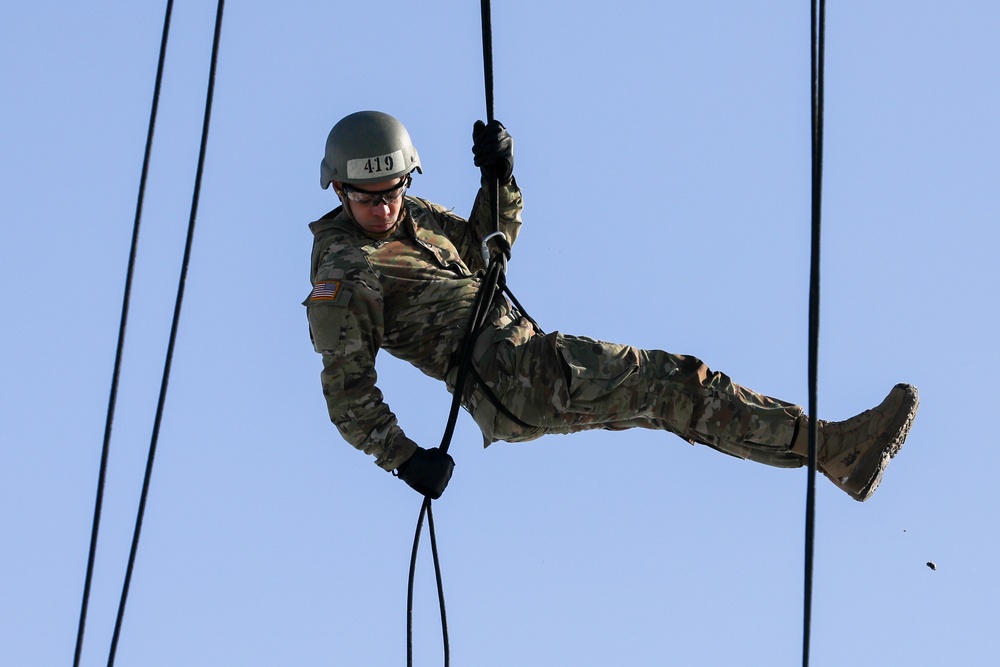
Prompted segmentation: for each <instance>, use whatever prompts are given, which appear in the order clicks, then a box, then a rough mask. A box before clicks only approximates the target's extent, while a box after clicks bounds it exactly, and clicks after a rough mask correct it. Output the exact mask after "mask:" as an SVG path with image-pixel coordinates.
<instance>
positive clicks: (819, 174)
mask: <svg viewBox="0 0 1000 667" xmlns="http://www.w3.org/2000/svg"><path fill="white" fill-rule="evenodd" d="M811 5H812V9H811V12H810V53H811V58H810V60H811V64H812V86H811V90H812V95H811V104H810V107H811V109H812V114H811V117H812V242H811V249H810V267H809V457H808V459H809V460H808V481H807V483H806V528H805V572H804V575H805V576H804V584H803V613H802V667H809V647H810V634H811V631H812V627H811V626H812V584H813V560H814V558H813V556H814V551H815V550H814V543H815V537H816V468H817V466H818V461H817V457H818V452H817V445H818V442H819V422H818V420H817V417H816V415H817V414H819V410H818V407H817V403H818V401H817V385H818V383H819V371H818V369H819V275H820V262H819V257H820V214H821V212H822V208H823V207H822V202H823V76H824V74H823V72H824V61H825V58H824V51H825V48H826V0H812V2H811Z"/></svg>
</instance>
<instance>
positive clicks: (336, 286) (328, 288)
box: [309, 280, 340, 301]
mask: <svg viewBox="0 0 1000 667" xmlns="http://www.w3.org/2000/svg"><path fill="white" fill-rule="evenodd" d="M339 294H340V281H339V280H325V281H323V282H319V283H316V286H315V287H313V291H312V293H311V294H310V295H309V300H310V301H333V300H334V299H336V298H337V295H339Z"/></svg>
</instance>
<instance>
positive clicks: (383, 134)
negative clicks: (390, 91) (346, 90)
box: [319, 111, 423, 190]
mask: <svg viewBox="0 0 1000 667" xmlns="http://www.w3.org/2000/svg"><path fill="white" fill-rule="evenodd" d="M414 169H416V170H417V171H418V172H420V173H423V171H422V170H421V169H420V156H419V155H417V149H416V148H414V147H413V142H411V141H410V134H409V133H408V132H407V131H406V128H405V127H403V124H402V123H400V122H399V121H398V120H396V119H395V118H393V117H392V116H390V115H389V114H385V113H382V112H381V111H358V112H357V113H352V114H351V115H350V116H345V117H344V118H342V119H341V120H340V122H338V123H337V124H336V125H334V126H333V129H332V130H330V135H329V136H328V137H327V138H326V156H325V157H324V158H323V162H322V163H321V164H320V169H319V184H320V185H322V186H323V189H324V190H325V189H326V188H328V187H330V183H331V182H333V181H339V182H341V183H366V182H378V181H388V180H390V179H393V178H399V177H400V176H405V175H406V174H409V173H410V172H411V171H413V170H414Z"/></svg>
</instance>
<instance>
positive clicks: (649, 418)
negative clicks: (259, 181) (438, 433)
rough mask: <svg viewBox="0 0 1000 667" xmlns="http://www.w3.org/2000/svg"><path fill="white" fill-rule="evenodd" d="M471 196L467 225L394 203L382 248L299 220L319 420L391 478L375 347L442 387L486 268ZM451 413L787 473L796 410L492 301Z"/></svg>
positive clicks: (397, 459)
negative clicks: (613, 433) (304, 227)
mask: <svg viewBox="0 0 1000 667" xmlns="http://www.w3.org/2000/svg"><path fill="white" fill-rule="evenodd" d="M485 192H486V189H485V187H484V188H482V189H480V192H479V195H478V196H477V198H476V204H475V207H474V210H473V213H472V215H471V216H470V219H469V220H468V221H466V220H464V219H462V218H461V217H459V216H457V215H455V214H454V213H452V212H451V211H449V210H446V209H444V208H442V207H441V206H438V205H436V204H433V203H431V202H428V201H426V200H423V199H420V198H417V197H409V196H407V197H405V198H404V204H403V206H402V207H401V221H400V224H399V226H398V227H397V229H396V230H395V232H394V233H393V234H392V235H391V236H390V237H389V238H386V239H383V240H374V239H371V238H369V237H368V236H366V235H365V234H364V233H363V232H362V231H361V229H360V228H359V227H358V226H357V225H356V224H355V223H353V222H352V221H351V220H350V219H349V218H348V217H347V216H346V215H345V214H344V213H343V211H342V209H341V208H338V209H336V210H334V211H331V212H330V213H328V214H327V215H326V216H324V217H323V218H322V219H320V220H318V221H316V222H314V223H312V224H311V225H310V229H311V230H312V232H313V234H314V243H313V252H312V270H311V277H312V282H313V285H314V288H313V291H312V293H311V294H310V296H309V298H308V299H307V300H306V301H305V305H306V307H307V312H308V317H309V325H310V331H311V334H312V340H313V345H314V346H315V348H316V351H317V352H320V353H321V354H322V355H323V366H324V368H323V372H322V384H323V391H324V395H325V396H326V401H327V405H328V408H329V412H330V418H331V420H332V421H333V423H334V424H336V426H337V428H338V429H339V430H340V433H341V434H342V435H343V436H344V438H345V439H346V440H347V441H348V442H349V443H351V444H352V445H353V446H354V447H356V448H358V449H360V450H362V451H364V452H366V453H368V454H372V455H374V456H375V462H376V463H377V464H378V465H379V466H380V467H382V468H384V469H386V470H393V469H395V468H396V467H397V466H398V465H399V464H400V463H402V462H403V461H405V460H406V459H407V458H408V457H409V456H410V454H411V453H412V451H413V445H412V443H410V442H409V441H408V440H407V439H406V438H402V437H399V436H400V435H401V434H402V430H401V429H400V427H399V425H398V424H397V423H396V417H395V415H393V413H392V412H391V410H390V409H389V407H388V406H387V405H386V403H385V401H384V400H383V397H382V393H381V392H380V391H379V389H378V387H377V386H376V373H375V356H376V353H377V352H378V350H379V349H381V348H385V349H386V350H387V351H388V352H389V353H390V354H392V355H394V356H396V357H398V358H400V359H404V360H406V361H408V362H410V363H412V364H413V365H414V366H416V367H417V368H419V369H420V370H421V371H423V372H424V373H426V374H427V375H429V376H431V377H433V378H436V379H439V380H443V381H444V382H445V383H446V384H447V386H448V389H449V391H453V389H454V387H455V381H456V379H457V375H458V369H457V365H458V352H459V348H460V346H461V342H462V339H463V337H464V335H465V329H466V327H467V326H468V324H469V317H470V311H471V309H472V305H473V302H474V300H475V298H476V293H477V291H478V289H479V284H480V280H481V277H482V275H483V272H484V269H485V268H486V267H485V263H484V260H483V258H482V256H481V254H480V249H479V248H480V240H481V238H482V237H483V235H484V234H485V233H488V232H489V231H493V230H492V229H489V226H490V225H491V222H490V220H491V218H490V214H489V205H488V197H487V196H486V194H485ZM521 209H522V201H521V194H520V191H519V190H518V189H517V186H516V183H513V182H512V183H511V184H510V185H508V186H503V187H501V190H500V229H501V231H503V232H505V233H506V234H507V236H508V238H509V239H510V241H511V243H513V242H514V240H515V239H516V238H517V234H518V231H519V229H520V226H521ZM473 366H474V368H473V371H472V375H473V377H472V378H470V381H469V382H468V384H467V390H466V392H465V393H466V395H465V396H464V397H463V405H464V406H465V407H466V409H467V410H469V412H470V413H471V414H472V416H473V419H475V421H476V423H477V424H478V425H479V427H480V429H481V430H482V432H483V436H484V440H485V444H486V445H489V444H490V443H492V442H496V441H497V440H506V441H509V442H517V441H525V440H532V439H535V438H538V437H540V436H542V435H544V434H546V433H572V432H575V431H582V430H586V429H595V428H600V429H609V430H620V429H626V428H635V427H642V428H653V429H661V430H666V431H671V432H673V433H676V434H677V435H679V436H681V437H682V438H684V439H686V440H689V441H691V442H700V443H703V444H706V445H709V446H711V447H714V448H716V449H719V450H721V451H724V452H726V453H729V454H733V455H735V456H739V457H741V458H750V459H753V460H757V461H760V462H763V463H768V464H770V465H776V466H782V467H797V466H800V465H802V458H801V457H800V456H798V455H796V454H793V453H791V452H790V446H791V443H792V441H793V438H794V435H795V429H796V424H797V417H799V415H801V413H802V410H801V409H800V408H799V407H797V406H794V405H792V404H789V403H784V402H782V401H778V400H775V399H772V398H768V397H766V396H761V395H760V394H756V393H754V392H751V391H749V390H747V389H745V388H743V387H740V386H739V385H736V384H734V383H733V382H732V381H731V380H730V379H729V378H728V377H726V376H725V375H723V374H721V373H713V372H712V371H710V370H709V369H708V367H707V366H705V365H704V364H703V363H702V362H701V361H700V360H698V359H695V358H694V357H690V356H680V355H674V354H669V353H667V352H663V351H660V350H640V349H636V348H633V347H629V346H625V345H616V344H612V343H605V342H601V341H597V340H593V339H590V338H583V337H578V336H569V335H565V334H562V333H559V332H555V333H550V334H543V333H541V332H539V331H538V330H536V329H535V327H534V326H533V325H532V323H531V322H530V321H529V320H528V319H526V318H524V317H522V316H521V315H520V314H519V313H517V312H516V310H515V309H513V308H512V307H511V306H510V304H509V303H508V302H507V301H506V300H505V299H504V298H503V297H502V296H500V297H498V298H497V300H496V302H495V303H494V304H493V309H492V311H491V325H490V326H488V327H486V329H485V331H484V332H483V333H482V334H481V335H480V337H479V339H478V340H477V342H476V345H475V347H474V350H473Z"/></svg>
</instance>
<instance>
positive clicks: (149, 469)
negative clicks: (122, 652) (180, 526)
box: [108, 0, 225, 667]
mask: <svg viewBox="0 0 1000 667" xmlns="http://www.w3.org/2000/svg"><path fill="white" fill-rule="evenodd" d="M224 4H225V1H224V0H219V3H218V7H217V9H216V15H215V35H214V37H213V41H212V60H211V65H210V66H209V75H208V92H207V94H206V99H205V117H204V121H203V123H202V129H201V148H200V151H199V154H198V168H197V172H196V175H195V183H194V193H193V194H192V197H191V215H190V217H189V218H188V230H187V240H186V242H185V245H184V259H183V261H182V263H181V274H180V280H179V282H178V285H177V300H176V302H175V304H174V317H173V322H172V323H171V326H170V341H169V343H168V345H167V355H166V360H165V362H164V367H163V378H162V380H161V382H160V397H159V400H158V401H157V405H156V418H155V419H154V421H153V434H152V437H151V439H150V443H149V455H148V457H147V459H146V473H145V476H144V477H143V481H142V493H141V495H140V497H139V510H138V513H137V515H136V519H135V531H134V533H133V535H132V547H131V550H130V551H129V558H128V567H127V568H126V571H125V582H124V584H123V586H122V594H121V600H120V601H119V605H118V617H117V619H116V620H115V630H114V636H113V637H112V640H111V649H110V652H109V655H108V667H112V665H114V662H115V652H116V650H117V647H118V640H119V638H120V636H121V628H122V620H123V619H124V616H125V603H126V600H127V599H128V589H129V584H130V582H131V580H132V572H133V570H134V568H135V557H136V553H137V551H138V548H139V535H140V533H141V531H142V518H143V514H144V513H145V509H146V499H147V498H148V495H149V483H150V479H151V477H152V474H153V460H154V458H155V456H156V444H157V440H158V439H159V433H160V424H161V423H162V420H163V408H164V405H165V403H166V395H167V385H168V382H169V378H170V366H171V363H172V361H173V356H174V346H175V344H176V341H177V329H178V326H179V324H180V315H181V305H182V303H183V301H184V284H185V281H186V280H187V270H188V264H189V263H190V259H191V246H192V244H193V241H194V227H195V219H196V218H197V213H198V200H199V197H200V195H201V178H202V174H203V172H204V167H205V153H206V149H207V146H208V129H209V125H210V122H211V117H212V97H213V95H214V92H215V70H216V65H217V63H218V60H219V38H220V36H221V33H222V11H223V6H224Z"/></svg>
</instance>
